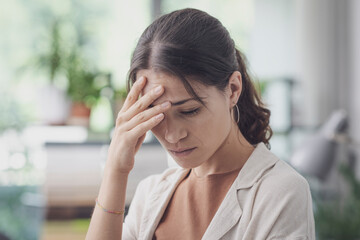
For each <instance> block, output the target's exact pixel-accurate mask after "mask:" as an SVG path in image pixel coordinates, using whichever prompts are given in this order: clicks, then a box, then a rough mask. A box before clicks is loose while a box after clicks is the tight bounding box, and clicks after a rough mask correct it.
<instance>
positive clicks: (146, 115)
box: [123, 101, 171, 131]
mask: <svg viewBox="0 0 360 240" xmlns="http://www.w3.org/2000/svg"><path fill="white" fill-rule="evenodd" d="M170 106H171V104H170V102H168V101H167V102H164V103H162V104H159V105H156V106H154V107H152V108H150V109H147V110H145V111H143V112H140V113H138V114H137V115H136V116H135V117H133V118H132V119H131V120H129V121H127V122H126V123H125V124H124V125H123V128H124V130H126V131H129V130H131V129H133V128H136V126H137V125H139V124H141V123H143V122H145V121H148V120H149V119H151V118H153V117H155V116H156V115H159V114H162V113H164V112H165V111H167V110H168V109H169V108H170ZM148 130H150V129H148Z"/></svg>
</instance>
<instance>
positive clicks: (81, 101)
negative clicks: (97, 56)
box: [65, 49, 101, 126]
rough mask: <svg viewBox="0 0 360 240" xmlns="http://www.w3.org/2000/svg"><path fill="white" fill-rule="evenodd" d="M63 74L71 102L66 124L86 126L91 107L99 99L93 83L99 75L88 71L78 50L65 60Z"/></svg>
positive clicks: (96, 88) (98, 92)
mask: <svg viewBox="0 0 360 240" xmlns="http://www.w3.org/2000/svg"><path fill="white" fill-rule="evenodd" d="M65 72H66V77H67V80H68V87H67V95H68V96H69V98H70V99H71V102H72V104H71V111H70V117H69V120H68V124H75V125H83V126H88V125H89V117H90V114H91V107H92V106H93V105H94V104H96V102H97V100H98V98H99V97H100V90H101V89H99V88H98V87H97V86H96V82H95V80H96V77H97V76H98V75H99V73H98V72H96V71H92V70H89V69H88V67H87V63H86V61H85V60H84V58H83V57H82V56H81V54H80V50H79V49H74V50H73V52H72V53H71V54H70V56H69V57H68V58H67V63H66V65H65Z"/></svg>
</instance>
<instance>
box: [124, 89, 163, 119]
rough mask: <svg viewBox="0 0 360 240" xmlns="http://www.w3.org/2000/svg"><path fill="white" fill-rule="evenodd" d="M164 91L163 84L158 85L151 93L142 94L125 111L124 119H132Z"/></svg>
mask: <svg viewBox="0 0 360 240" xmlns="http://www.w3.org/2000/svg"><path fill="white" fill-rule="evenodd" d="M163 92H164V88H163V87H162V86H157V87H156V88H155V89H152V90H151V91H150V92H149V93H147V94H145V95H144V96H142V97H141V98H140V99H139V100H138V101H136V102H135V103H134V104H133V105H132V106H130V107H129V109H128V110H127V111H126V112H124V113H123V118H124V120H130V119H132V118H133V117H135V116H136V115H137V114H139V113H141V112H143V111H145V110H146V109H147V108H148V107H149V105H150V104H151V103H153V102H154V101H155V100H156V99H157V98H158V97H160V96H161V95H162V94H163Z"/></svg>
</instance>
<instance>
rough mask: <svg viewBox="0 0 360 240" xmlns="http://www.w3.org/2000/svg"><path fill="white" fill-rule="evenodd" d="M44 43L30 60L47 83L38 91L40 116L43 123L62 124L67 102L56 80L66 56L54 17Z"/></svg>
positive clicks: (57, 23) (65, 114)
mask: <svg viewBox="0 0 360 240" xmlns="http://www.w3.org/2000/svg"><path fill="white" fill-rule="evenodd" d="M44 41H45V44H44V47H43V48H41V50H40V51H39V54H38V55H35V56H34V58H33V59H32V60H31V64H28V65H27V66H29V65H30V66H31V68H35V69H38V70H41V71H42V72H44V73H45V75H46V76H47V77H46V78H47V79H48V83H47V84H45V85H44V86H43V87H42V88H41V89H40V92H39V106H40V118H41V120H42V121H43V122H44V123H45V124H49V125H64V124H65V122H66V119H67V117H68V111H69V109H68V108H69V106H68V105H69V103H68V100H67V98H66V93H65V91H64V89H62V88H61V87H59V84H57V81H56V80H58V79H59V78H61V76H62V74H63V70H64V69H63V63H64V60H65V57H66V53H65V51H64V47H63V44H64V39H63V38H62V33H61V21H60V20H58V19H55V20H54V21H53V22H52V23H51V24H50V25H49V29H48V34H47V37H46V38H44Z"/></svg>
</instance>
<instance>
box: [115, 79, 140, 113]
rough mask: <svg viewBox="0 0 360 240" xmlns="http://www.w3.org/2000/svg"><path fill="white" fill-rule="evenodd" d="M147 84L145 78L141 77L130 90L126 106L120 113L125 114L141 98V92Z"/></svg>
mask: <svg viewBox="0 0 360 240" xmlns="http://www.w3.org/2000/svg"><path fill="white" fill-rule="evenodd" d="M145 83H146V78H145V77H140V78H139V79H138V80H137V81H136V82H135V84H134V85H133V87H132V88H131V89H130V92H129V94H128V95H127V97H126V99H125V102H124V105H123V107H122V108H121V110H120V112H125V111H126V110H128V109H129V108H130V107H131V106H132V105H133V104H134V103H135V102H136V101H137V100H138V98H139V96H140V93H141V90H142V89H143V88H144V86H145Z"/></svg>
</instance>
